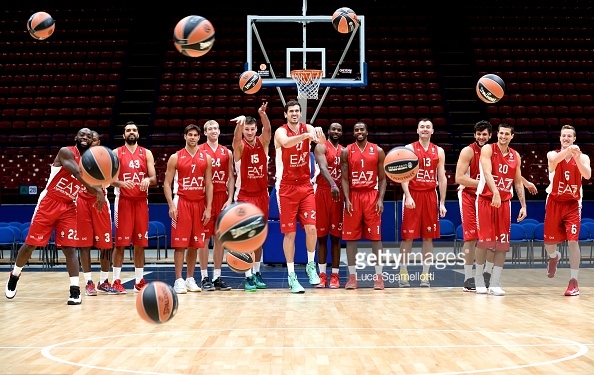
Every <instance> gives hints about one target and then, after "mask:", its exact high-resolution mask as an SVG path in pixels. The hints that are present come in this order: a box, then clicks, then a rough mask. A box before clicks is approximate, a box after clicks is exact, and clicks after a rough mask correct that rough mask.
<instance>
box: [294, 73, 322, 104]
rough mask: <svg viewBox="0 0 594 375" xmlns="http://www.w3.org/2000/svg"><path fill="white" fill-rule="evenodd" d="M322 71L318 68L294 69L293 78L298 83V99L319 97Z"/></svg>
mask: <svg viewBox="0 0 594 375" xmlns="http://www.w3.org/2000/svg"><path fill="white" fill-rule="evenodd" d="M322 73H323V72H322V71H321V70H316V69H300V70H292V71H291V78H293V81H295V83H296V84H297V98H298V99H317V98H318V90H319V88H320V82H321V80H322Z"/></svg>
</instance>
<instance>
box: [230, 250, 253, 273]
mask: <svg viewBox="0 0 594 375" xmlns="http://www.w3.org/2000/svg"><path fill="white" fill-rule="evenodd" d="M255 258H256V256H255V254H254V253H253V252H251V253H239V252H237V251H229V250H227V255H226V259H227V266H228V267H229V268H230V269H231V270H232V271H235V272H237V273H244V272H245V271H247V270H249V269H251V268H252V267H253V265H254V259H255Z"/></svg>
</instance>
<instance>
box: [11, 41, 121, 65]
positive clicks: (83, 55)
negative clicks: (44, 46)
mask: <svg viewBox="0 0 594 375" xmlns="http://www.w3.org/2000/svg"><path fill="white" fill-rule="evenodd" d="M15 43H16V44H18V42H15V41H11V43H10V44H11V46H15V48H16V50H15V52H5V51H7V49H8V48H3V49H2V52H0V61H7V62H25V63H26V62H30V63H39V62H41V61H43V62H45V64H49V63H56V64H58V63H61V62H62V60H63V61H64V62H65V63H70V62H72V61H73V60H84V61H88V60H103V61H111V60H122V59H123V58H124V57H125V56H126V52H125V51H124V50H115V51H80V50H79V51H74V52H72V51H61V52H57V51H59V50H60V49H59V48H57V47H58V46H57V45H56V43H58V44H59V43H60V42H59V41H56V40H52V46H53V48H55V51H49V52H43V51H37V52H16V51H20V50H23V48H19V47H17V46H16V44H15ZM34 43H37V42H34ZM56 61H57V62H56Z"/></svg>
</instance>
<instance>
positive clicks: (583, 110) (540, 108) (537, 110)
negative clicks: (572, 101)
mask: <svg viewBox="0 0 594 375" xmlns="http://www.w3.org/2000/svg"><path fill="white" fill-rule="evenodd" d="M487 113H488V114H495V113H500V114H501V113H503V114H508V113H514V114H532V115H538V114H541V113H543V114H576V115H577V114H588V115H592V114H594V106H593V105H588V106H581V105H571V106H567V105H557V106H553V105H528V106H524V105H514V106H510V105H499V106H495V105H488V106H487Z"/></svg>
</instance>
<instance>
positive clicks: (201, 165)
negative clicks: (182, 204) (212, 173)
mask: <svg viewBox="0 0 594 375" xmlns="http://www.w3.org/2000/svg"><path fill="white" fill-rule="evenodd" d="M206 166H207V165H206V153H204V152H203V151H202V150H200V149H198V150H197V151H196V153H195V154H194V155H192V154H190V153H189V152H188V150H186V149H185V148H182V149H181V150H179V151H178V152H177V167H176V171H175V176H174V177H173V194H177V195H178V196H180V197H184V198H185V199H187V200H190V201H199V200H203V199H204V197H205V196H206V194H205V190H204V189H205V186H206V184H205V182H204V175H205V174H206Z"/></svg>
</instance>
